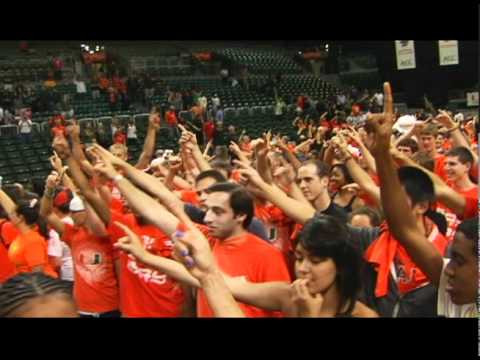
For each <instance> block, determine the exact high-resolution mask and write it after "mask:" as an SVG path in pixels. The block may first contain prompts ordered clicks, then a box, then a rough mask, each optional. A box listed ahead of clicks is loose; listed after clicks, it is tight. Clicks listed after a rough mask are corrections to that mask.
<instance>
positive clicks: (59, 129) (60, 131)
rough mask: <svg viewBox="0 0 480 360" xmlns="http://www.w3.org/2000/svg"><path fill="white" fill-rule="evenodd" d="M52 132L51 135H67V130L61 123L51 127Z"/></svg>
mask: <svg viewBox="0 0 480 360" xmlns="http://www.w3.org/2000/svg"><path fill="white" fill-rule="evenodd" d="M52 134H53V137H54V138H55V137H57V136H63V137H66V136H67V130H66V128H65V126H63V125H59V126H55V127H53V128H52Z"/></svg>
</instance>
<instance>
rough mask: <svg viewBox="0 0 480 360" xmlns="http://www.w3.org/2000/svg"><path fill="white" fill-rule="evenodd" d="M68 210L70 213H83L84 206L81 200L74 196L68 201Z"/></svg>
mask: <svg viewBox="0 0 480 360" xmlns="http://www.w3.org/2000/svg"><path fill="white" fill-rule="evenodd" d="M69 209H70V211H84V210H85V205H84V204H83V201H82V199H80V198H79V197H78V196H74V197H73V199H72V200H71V201H70V205H69Z"/></svg>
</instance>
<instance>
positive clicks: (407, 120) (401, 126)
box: [393, 115, 417, 134]
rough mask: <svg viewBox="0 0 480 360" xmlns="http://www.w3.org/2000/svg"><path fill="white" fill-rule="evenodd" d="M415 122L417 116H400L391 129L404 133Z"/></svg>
mask: <svg viewBox="0 0 480 360" xmlns="http://www.w3.org/2000/svg"><path fill="white" fill-rule="evenodd" d="M416 122H417V118H416V117H415V116H413V115H404V116H400V117H399V118H398V120H397V122H396V123H395V124H394V125H393V129H394V130H397V131H399V132H401V133H402V134H404V133H406V132H407V131H409V130H410V129H411V128H413V126H414V125H415V123H416Z"/></svg>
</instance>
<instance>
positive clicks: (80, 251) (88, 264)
mask: <svg viewBox="0 0 480 360" xmlns="http://www.w3.org/2000/svg"><path fill="white" fill-rule="evenodd" d="M54 188H55V179H54V177H52V176H49V177H48V179H47V186H46V189H45V193H44V196H43V198H42V202H43V204H42V205H43V208H44V210H43V211H44V212H43V215H44V217H45V218H46V219H47V220H48V223H49V224H50V225H51V226H52V228H53V229H54V230H55V231H57V232H58V233H59V235H60V236H61V239H62V241H64V242H65V243H66V244H67V245H68V246H70V249H71V252H72V257H73V264H74V270H75V273H74V274H75V275H74V276H75V281H74V288H73V293H74V298H75V301H76V303H77V306H78V310H79V314H80V316H81V317H119V316H120V312H119V311H118V309H119V298H118V283H117V278H116V275H115V270H114V259H113V247H112V245H111V243H110V239H109V236H108V234H107V232H106V231H104V234H100V235H102V236H99V235H97V234H96V233H98V232H94V231H93V229H92V227H93V226H92V220H91V219H89V221H88V222H87V211H86V208H85V205H84V204H83V201H82V200H81V199H80V198H79V197H74V198H73V199H72V200H71V201H70V206H69V208H70V211H71V214H72V215H71V216H72V219H73V221H74V224H75V225H73V226H72V225H69V224H65V223H63V222H62V221H61V220H60V218H59V217H58V216H57V215H55V214H54V213H53V212H52V198H53V192H54ZM97 227H98V226H97Z"/></svg>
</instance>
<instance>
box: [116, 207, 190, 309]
mask: <svg viewBox="0 0 480 360" xmlns="http://www.w3.org/2000/svg"><path fill="white" fill-rule="evenodd" d="M114 221H118V222H121V223H123V224H125V225H127V226H128V227H129V228H130V229H132V230H133V232H135V234H137V235H138V236H139V237H140V239H141V240H142V243H143V246H144V247H145V249H146V250H148V252H150V253H152V254H155V255H157V256H163V257H167V258H171V257H172V250H173V243H172V241H171V240H170V239H169V237H168V236H166V235H165V234H164V233H163V232H162V231H161V230H160V229H158V228H157V227H156V226H153V225H140V224H139V223H138V221H137V219H136V218H135V216H134V215H133V214H127V215H121V214H119V213H115V212H113V213H112V215H111V223H110V225H109V227H108V231H109V233H110V235H111V240H112V242H116V241H117V240H118V239H119V238H121V237H123V236H125V233H124V232H123V230H122V229H120V228H119V227H118V226H117V225H115V224H114ZM119 257H120V264H121V275H120V301H121V305H122V306H121V309H122V314H123V316H126V317H179V316H181V313H182V307H183V302H184V294H183V290H182V288H181V286H180V284H179V283H178V282H176V281H175V280H173V279H171V278H170V277H168V276H167V275H165V274H163V273H161V272H160V271H159V270H156V269H152V268H149V267H148V266H146V265H144V264H142V263H140V262H139V261H137V260H136V259H135V257H133V256H132V255H129V254H127V253H125V252H123V251H120V252H119Z"/></svg>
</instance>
